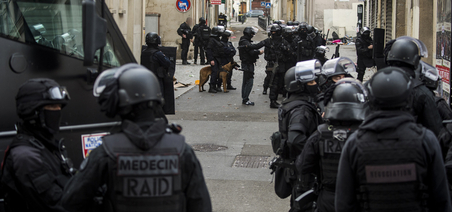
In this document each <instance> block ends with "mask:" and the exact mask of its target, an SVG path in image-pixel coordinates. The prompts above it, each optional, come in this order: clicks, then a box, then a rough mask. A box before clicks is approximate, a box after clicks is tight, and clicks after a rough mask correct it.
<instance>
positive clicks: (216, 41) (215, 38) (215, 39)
mask: <svg viewBox="0 0 452 212" xmlns="http://www.w3.org/2000/svg"><path fill="white" fill-rule="evenodd" d="M222 29H223V28H221V27H218V26H215V27H213V28H212V31H211V34H210V40H209V44H208V45H207V48H206V56H207V61H208V62H209V63H210V66H211V67H212V74H211V75H210V84H209V93H217V92H221V87H220V86H221V82H220V80H219V79H218V74H219V73H220V69H221V60H222V58H226V57H227V56H226V54H225V48H224V47H225V45H224V44H223V43H222V42H221V40H220V37H221V35H222V34H223V31H222Z"/></svg>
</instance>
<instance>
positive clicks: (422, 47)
mask: <svg viewBox="0 0 452 212" xmlns="http://www.w3.org/2000/svg"><path fill="white" fill-rule="evenodd" d="M397 40H410V41H413V42H414V43H415V44H416V45H417V47H418V49H419V56H421V57H424V58H428V49H427V46H425V44H424V43H423V42H422V41H421V40H419V39H416V38H412V37H409V36H401V37H398V38H397Z"/></svg>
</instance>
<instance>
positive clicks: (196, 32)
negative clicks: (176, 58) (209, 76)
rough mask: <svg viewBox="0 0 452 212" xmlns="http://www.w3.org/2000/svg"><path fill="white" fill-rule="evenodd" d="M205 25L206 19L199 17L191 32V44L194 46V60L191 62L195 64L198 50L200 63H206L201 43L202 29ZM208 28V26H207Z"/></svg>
mask: <svg viewBox="0 0 452 212" xmlns="http://www.w3.org/2000/svg"><path fill="white" fill-rule="evenodd" d="M205 27H207V26H206V19H204V18H203V17H201V18H199V24H196V25H195V26H193V29H192V34H193V36H194V37H195V39H194V42H193V45H194V47H195V52H194V54H195V55H194V61H193V63H194V64H196V63H197V62H198V61H197V60H198V52H199V59H200V61H201V63H200V65H204V64H205V63H206V56H205V54H204V44H203V30H204V28H205ZM207 28H209V27H207Z"/></svg>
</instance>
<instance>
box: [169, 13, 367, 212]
mask: <svg viewBox="0 0 452 212" xmlns="http://www.w3.org/2000/svg"><path fill="white" fill-rule="evenodd" d="M230 26H231V30H232V31H234V34H233V36H232V37H233V38H232V42H233V44H234V46H235V47H237V46H238V41H239V39H240V37H241V36H242V35H243V32H242V31H243V29H244V28H245V27H247V26H255V27H258V25H257V18H248V20H247V22H246V23H245V24H242V23H239V22H233V23H231V24H230ZM258 28H259V27H258ZM266 38H267V33H266V32H265V31H263V30H262V29H261V28H259V32H258V33H257V34H256V36H255V37H254V38H253V41H254V42H259V41H261V40H264V39H266ZM329 48H330V49H331V50H330V52H328V53H327V57H329V58H331V55H332V54H334V50H335V46H329ZM340 53H341V56H345V57H349V58H350V59H352V60H353V61H355V62H356V52H355V46H354V45H350V46H341V50H340ZM234 59H235V60H236V61H238V62H239V61H240V59H239V56H238V53H237V55H236V56H235V58H234ZM239 64H240V62H239ZM265 65H266V61H265V60H264V55H261V56H260V57H259V60H258V61H257V63H256V67H255V76H254V77H255V78H254V86H253V91H252V93H251V95H250V99H251V101H254V102H255V104H256V105H255V106H244V105H242V99H241V85H242V72H241V71H234V74H233V77H232V78H233V83H232V85H233V86H234V87H236V88H237V90H235V91H230V92H229V93H217V94H211V93H207V92H199V91H198V86H197V85H194V82H195V80H197V79H199V70H200V69H201V68H202V67H204V66H201V65H193V64H192V65H189V66H183V65H180V64H179V63H178V65H177V70H176V75H175V77H176V78H177V79H178V81H180V82H183V83H191V84H192V85H191V86H189V87H187V88H178V89H177V91H175V93H176V98H177V99H176V115H173V116H168V118H169V119H170V121H171V122H175V123H178V124H180V125H182V126H183V128H184V130H183V131H182V134H183V135H184V136H185V137H186V141H187V142H188V143H189V144H190V145H192V146H193V147H194V148H195V150H196V154H197V156H198V158H199V159H200V161H201V165H202V167H203V171H204V176H205V178H206V180H207V185H208V188H209V191H210V195H211V198H212V204H213V209H214V211H216V212H229V211H231V212H233V211H234V212H235V211H288V210H289V201H290V200H289V199H280V198H279V197H278V196H276V194H275V193H274V184H273V183H272V178H273V176H272V175H270V172H271V170H270V169H269V168H268V162H269V161H270V160H271V159H273V157H275V155H274V154H273V151H272V148H271V142H270V139H269V137H270V136H271V134H272V133H273V132H275V131H277V130H278V120H277V119H278V113H277V110H276V109H270V107H269V104H270V101H269V97H268V95H262V91H263V81H264V78H265V72H264V70H265ZM371 74H372V72H370V71H368V73H367V74H366V77H365V78H366V79H367V78H369V77H370V76H371ZM205 88H206V89H208V84H206V85H205ZM282 100H283V98H282V97H280V99H279V101H282ZM218 149H219V150H218ZM217 150H218V151H217ZM236 160H237V161H236Z"/></svg>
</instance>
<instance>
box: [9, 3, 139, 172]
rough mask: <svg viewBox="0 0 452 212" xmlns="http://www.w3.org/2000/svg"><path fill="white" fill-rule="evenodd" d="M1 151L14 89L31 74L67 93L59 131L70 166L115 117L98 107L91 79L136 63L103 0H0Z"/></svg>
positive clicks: (11, 112)
mask: <svg viewBox="0 0 452 212" xmlns="http://www.w3.org/2000/svg"><path fill="white" fill-rule="evenodd" d="M0 15H1V18H0V49H1V50H0V99H1V102H0V114H1V116H0V119H1V121H0V157H1V158H3V154H4V150H5V149H6V147H7V146H8V144H9V143H10V142H11V141H12V138H13V136H14V135H15V133H16V132H15V124H16V122H17V121H19V118H18V116H17V115H16V109H15V108H16V105H15V95H16V93H17V90H18V88H19V87H20V86H21V84H23V83H24V82H26V81H27V80H28V79H30V78H51V79H54V80H56V81H57V82H58V83H59V84H60V85H61V86H65V87H66V88H67V90H68V91H69V94H70V98H71V99H70V101H69V103H68V105H67V106H66V107H65V108H64V109H63V110H62V113H63V114H62V116H63V117H62V123H61V130H60V134H59V136H58V137H61V138H64V139H65V144H66V149H67V150H68V154H69V157H70V158H72V160H73V162H74V166H75V167H78V166H79V164H80V163H81V161H82V160H83V158H84V157H86V155H87V154H89V152H90V151H91V150H92V149H94V148H95V147H97V146H99V145H100V143H101V139H100V138H101V137H102V136H103V135H106V134H108V132H110V131H111V130H112V129H113V128H114V127H115V126H118V125H119V122H118V120H119V119H116V120H115V119H109V118H106V116H105V115H104V114H103V113H101V112H100V106H99V105H98V103H97V99H96V98H95V97H94V96H93V91H92V88H93V83H94V81H95V80H96V77H97V76H98V75H99V73H101V72H102V71H103V70H106V69H109V68H112V67H117V66H121V65H123V64H127V63H136V60H135V58H134V56H133V54H132V52H131V50H130V49H129V47H128V45H127V43H126V41H125V39H124V37H123V36H122V34H121V32H120V30H119V28H118V26H117V25H116V23H115V21H114V19H113V17H112V16H111V14H110V13H109V10H108V8H107V6H106V5H105V3H104V1H101V0H97V1H93V0H85V1H83V2H82V1H81V0H33V1H31V0H5V1H0Z"/></svg>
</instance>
